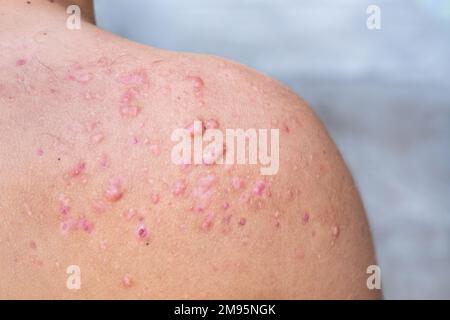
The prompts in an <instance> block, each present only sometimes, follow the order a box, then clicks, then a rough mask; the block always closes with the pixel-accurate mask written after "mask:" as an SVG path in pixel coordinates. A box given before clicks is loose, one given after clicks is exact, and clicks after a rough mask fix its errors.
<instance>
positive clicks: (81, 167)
mask: <svg viewBox="0 0 450 320" xmlns="http://www.w3.org/2000/svg"><path fill="white" fill-rule="evenodd" d="M85 170H86V163H85V162H83V161H80V162H78V163H77V164H76V165H75V166H74V167H73V168H72V169H70V171H69V175H70V176H71V177H74V178H75V177H79V176H81V175H82V174H83V173H84V172H85Z"/></svg>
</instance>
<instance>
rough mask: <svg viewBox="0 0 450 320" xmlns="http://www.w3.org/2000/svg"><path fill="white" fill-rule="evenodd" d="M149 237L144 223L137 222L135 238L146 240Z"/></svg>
mask: <svg viewBox="0 0 450 320" xmlns="http://www.w3.org/2000/svg"><path fill="white" fill-rule="evenodd" d="M149 237H150V231H149V230H148V228H147V226H146V225H145V224H144V223H140V224H138V226H137V228H136V238H137V239H138V240H148V238H149Z"/></svg>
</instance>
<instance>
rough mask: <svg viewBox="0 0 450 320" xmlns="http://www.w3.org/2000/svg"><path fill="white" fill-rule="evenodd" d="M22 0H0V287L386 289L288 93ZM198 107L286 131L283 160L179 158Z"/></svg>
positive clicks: (314, 122) (12, 292)
mask: <svg viewBox="0 0 450 320" xmlns="http://www.w3.org/2000/svg"><path fill="white" fill-rule="evenodd" d="M16 3H17V2H16ZM16 3H15V4H14V3H13V2H12V1H11V2H9V1H0V4H1V6H0V12H1V13H0V14H1V19H0V30H2V31H0V108H1V113H0V137H1V138H0V150H1V153H0V168H1V170H0V270H2V272H1V274H0V298H3V299H4V298H14V299H16V298H18V299H22V298H33V299H41V298H49V299H54V298H58V299H71V298H75V299H90V298H106V299H113V298H146V299H166V298H174V299H184V298H189V299H191V298H192V299H269V298H270V299H305V298H306V299H314V298H326V299H334V298H344V299H352V298H357V299H361V298H362V299H364V298H378V297H379V292H378V291H377V290H374V291H373V290H368V289H367V286H366V280H367V277H368V275H367V274H366V269H367V267H368V266H369V265H372V264H375V258H374V250H373V247H372V243H371V236H370V232H369V229H368V225H367V221H366V218H365V213H364V209H363V206H362V203H361V200H360V198H359V195H358V192H357V189H356V188H355V185H354V183H353V181H352V178H351V175H350V174H349V172H348V170H347V168H346V166H345V164H344V162H343V160H342V158H341V156H340V154H339V152H338V151H337V149H336V147H335V145H334V143H333V142H332V140H331V139H330V137H329V135H328V134H327V132H326V129H325V128H324V127H323V125H322V124H321V123H320V121H319V120H318V119H317V117H316V116H315V115H314V113H313V112H312V111H311V109H310V108H309V107H308V106H307V105H306V103H305V102H304V101H302V100H301V99H300V98H299V97H298V96H297V95H296V94H295V93H293V92H292V91H291V90H289V89H288V88H286V87H284V86H283V85H281V84H280V83H278V82H276V81H274V80H272V79H270V78H268V77H266V76H264V75H261V74H259V73H257V72H255V71H253V70H251V69H248V68H246V67H244V66H242V65H239V64H237V63H235V62H231V61H228V60H225V59H222V58H218V57H212V56H207V55H196V54H189V53H177V52H169V51H164V50H159V49H155V48H150V47H147V46H142V45H139V44H136V43H133V42H130V41H127V40H125V39H123V38H120V37H117V36H114V35H112V34H110V33H108V32H105V31H103V30H100V29H98V28H96V27H95V26H94V25H91V24H88V23H87V22H85V23H83V26H82V29H81V30H74V31H70V30H68V29H67V28H66V27H65V19H66V17H67V15H66V13H65V8H64V7H63V6H60V5H59V4H57V3H50V2H33V3H31V5H27V4H26V2H25V1H24V2H23V3H21V4H20V5H21V6H23V8H21V10H29V12H30V13H33V14H30V15H28V16H24V15H17V16H15V15H13V14H11V12H12V11H13V10H12V6H15V5H17V4H16ZM42 8H45V10H41V9H42ZM10 9H11V10H10ZM38 9H39V10H38ZM195 120H202V121H203V123H204V124H208V125H209V126H211V127H218V128H219V129H221V130H225V129H226V128H242V129H244V130H247V129H249V128H257V129H258V128H264V129H271V128H277V129H279V132H280V139H279V141H280V164H279V170H278V173H277V174H275V175H268V176H263V175H261V173H260V167H261V166H260V165H250V164H247V165H238V164H235V165H220V164H212V165H181V166H180V165H176V164H174V163H173V162H172V160H171V151H172V148H173V146H174V145H175V142H173V141H171V134H172V132H173V130H175V129H177V128H186V127H189V125H190V124H192V123H193V121H195ZM72 265H75V266H79V268H80V271H81V288H80V289H79V290H76V289H68V288H67V279H68V277H69V274H67V272H66V271H67V268H68V267H69V266H72Z"/></svg>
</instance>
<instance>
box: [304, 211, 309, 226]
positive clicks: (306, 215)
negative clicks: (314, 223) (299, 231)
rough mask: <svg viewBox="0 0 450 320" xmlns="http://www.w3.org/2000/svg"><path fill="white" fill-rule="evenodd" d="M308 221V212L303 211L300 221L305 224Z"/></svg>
mask: <svg viewBox="0 0 450 320" xmlns="http://www.w3.org/2000/svg"><path fill="white" fill-rule="evenodd" d="M308 222H309V213H307V212H305V213H304V214H303V217H302V223H303V224H307V223H308Z"/></svg>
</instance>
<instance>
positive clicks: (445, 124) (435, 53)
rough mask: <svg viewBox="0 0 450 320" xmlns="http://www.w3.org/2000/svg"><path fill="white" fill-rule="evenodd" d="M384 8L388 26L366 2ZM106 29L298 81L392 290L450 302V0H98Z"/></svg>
mask: <svg viewBox="0 0 450 320" xmlns="http://www.w3.org/2000/svg"><path fill="white" fill-rule="evenodd" d="M371 4H376V5H378V6H379V7H380V8H381V30H368V29H367V27H366V19H367V17H368V15H367V13H366V9H367V7H368V6H369V5H371ZM96 15H97V23H98V25H99V26H100V27H102V28H105V29H108V30H110V31H112V32H114V33H117V34H119V35H122V36H124V37H127V38H129V39H132V40H136V41H138V42H141V43H145V44H148V45H152V46H156V47H160V48H164V49H169V50H178V51H192V52H201V53H209V54H214V55H219V56H224V57H227V58H230V59H233V60H237V61H239V62H241V63H243V64H246V65H248V66H250V67H252V68H254V69H257V70H259V71H261V72H263V73H266V74H268V75H270V76H272V77H274V78H276V79H278V80H280V81H281V82H283V83H285V84H287V85H289V86H290V87H292V88H293V89H294V90H295V91H297V92H298V93H299V94H300V95H302V96H303V97H304V98H305V99H306V100H307V101H308V102H309V103H310V104H311V106H312V107H313V108H314V109H315V110H316V111H317V113H318V114H319V116H320V117H321V119H322V120H323V121H324V122H325V124H326V125H327V127H328V129H329V130H330V132H331V134H332V136H333V137H334V139H335V141H336V143H337V144H338V146H339V148H340V150H341V151H342V153H343V156H344V158H345V159H346V161H347V163H348V165H349V166H350V168H351V170H352V172H353V175H354V177H355V179H356V181H357V184H358V185H359V188H360V190H361V193H362V197H363V199H364V202H365V205H366V208H367V213H368V216H369V220H370V224H371V227H372V230H373V235H374V240H375V245H376V249H377V255H378V260H379V264H380V266H381V270H382V279H383V283H382V285H383V289H384V294H385V297H386V298H388V299H389V298H391V299H397V298H446V299H449V298H450V75H449V73H450V1H449V0H422V1H419V0H397V1H393V0H372V1H366V0H314V1H303V0H188V1H186V0H127V1H124V0H97V1H96Z"/></svg>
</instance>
